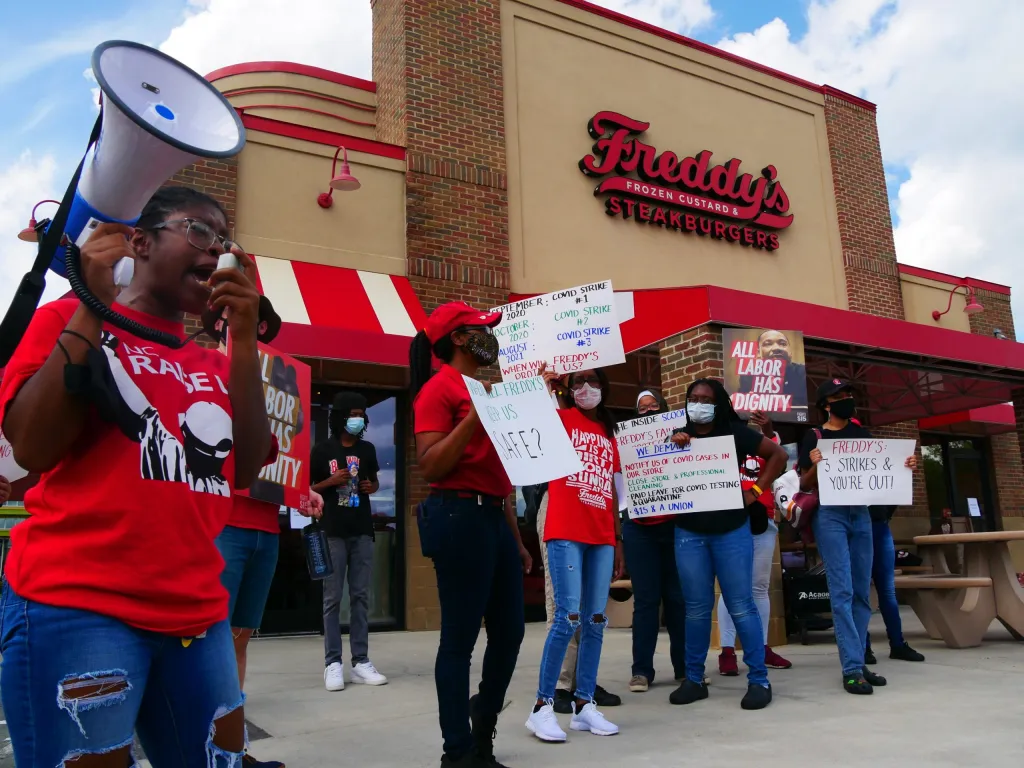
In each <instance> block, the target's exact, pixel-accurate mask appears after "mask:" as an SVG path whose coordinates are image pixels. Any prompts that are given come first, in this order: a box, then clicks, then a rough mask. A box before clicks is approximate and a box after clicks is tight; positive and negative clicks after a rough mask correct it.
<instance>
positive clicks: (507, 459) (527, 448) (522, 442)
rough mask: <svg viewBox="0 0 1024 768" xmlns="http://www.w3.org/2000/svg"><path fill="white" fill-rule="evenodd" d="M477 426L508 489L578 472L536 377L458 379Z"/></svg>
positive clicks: (574, 457)
mask: <svg viewBox="0 0 1024 768" xmlns="http://www.w3.org/2000/svg"><path fill="white" fill-rule="evenodd" d="M462 378H463V379H465V381H466V386H467V387H468V388H469V396H470V397H471V398H472V399H473V405H475V406H476V412H477V413H478V414H479V415H480V422H481V423H482V424H483V426H484V429H485V430H487V434H488V436H489V437H490V438H491V442H492V443H494V447H495V448H496V449H497V451H498V456H499V458H501V463H502V466H504V467H505V472H506V473H508V479H509V480H510V481H511V482H512V484H513V485H536V484H537V483H546V482H549V481H551V480H557V479H558V478H560V477H567V476H569V475H572V474H575V473H576V472H579V471H580V470H581V469H583V464H582V463H581V462H580V459H579V456H577V454H576V449H575V448H573V446H572V442H571V441H570V440H569V436H568V435H567V434H566V433H565V427H564V426H562V420H561V419H559V418H558V414H557V413H556V412H555V405H554V403H552V402H551V396H550V394H549V392H548V388H547V386H546V385H545V384H544V380H543V379H542V378H540V377H539V376H534V377H533V378H530V379H522V380H521V381H506V382H502V383H500V384H494V385H493V386H492V387H491V391H490V394H488V392H487V390H486V389H484V385H483V384H481V383H480V382H479V381H477V380H476V379H471V378H469V377H468V376H463V377H462Z"/></svg>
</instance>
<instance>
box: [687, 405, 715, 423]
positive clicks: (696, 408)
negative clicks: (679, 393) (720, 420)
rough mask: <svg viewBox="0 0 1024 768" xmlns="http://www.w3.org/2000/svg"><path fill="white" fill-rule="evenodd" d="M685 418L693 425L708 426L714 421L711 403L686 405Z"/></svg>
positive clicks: (713, 407)
mask: <svg viewBox="0 0 1024 768" xmlns="http://www.w3.org/2000/svg"><path fill="white" fill-rule="evenodd" d="M686 416H687V418H689V419H690V421H692V422H693V423H694V424H710V423H711V422H712V421H714V420H715V406H714V404H713V403H687V404H686Z"/></svg>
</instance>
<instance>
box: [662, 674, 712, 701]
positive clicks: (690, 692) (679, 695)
mask: <svg viewBox="0 0 1024 768" xmlns="http://www.w3.org/2000/svg"><path fill="white" fill-rule="evenodd" d="M707 697H708V687H707V686H706V685H704V683H695V682H693V681H692V680H683V682H682V684H681V685H680V686H679V687H678V688H676V689H675V690H674V691H672V693H670V694H669V697H668V700H669V701H670V702H672V703H673V704H692V703H693V702H695V701H700V700H701V699H706V698H707Z"/></svg>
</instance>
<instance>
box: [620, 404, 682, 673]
mask: <svg viewBox="0 0 1024 768" xmlns="http://www.w3.org/2000/svg"><path fill="white" fill-rule="evenodd" d="M668 410H669V408H668V403H666V402H665V398H663V397H662V396H661V395H656V394H655V393H653V392H651V391H650V390H644V391H643V392H641V393H640V394H639V395H638V396H637V399H636V416H637V418H639V417H642V416H652V415H654V414H656V413H667V412H668ZM623 503H625V502H624V501H623ZM675 530H676V526H675V516H674V515H650V516H648V517H638V518H636V519H629V518H626V519H625V520H623V521H622V547H623V552H624V553H625V555H626V568H627V569H628V570H629V578H630V580H631V581H632V582H633V669H632V671H631V673H630V674H631V675H632V676H631V677H630V680H629V690H630V691H632V692H634V693H643V692H645V691H646V690H647V689H648V688H649V687H650V685H651V683H653V682H654V650H655V648H656V647H657V644H658V633H659V632H660V630H661V607H662V605H663V604H664V606H665V627H666V628H667V629H668V639H669V656H670V658H671V659H672V669H673V672H674V673H675V674H674V677H675V679H676V680H682V679H683V678H684V677H686V649H685V642H686V603H685V602H684V601H683V591H682V589H681V588H680V586H679V572H678V571H677V570H676V550H675Z"/></svg>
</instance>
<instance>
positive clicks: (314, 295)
mask: <svg viewBox="0 0 1024 768" xmlns="http://www.w3.org/2000/svg"><path fill="white" fill-rule="evenodd" d="M253 259H254V261H255V262H256V271H257V277H256V280H257V285H258V287H259V289H260V291H261V292H262V293H263V294H264V295H266V297H267V298H268V299H270V303H271V304H273V305H274V309H275V310H276V311H277V314H279V315H280V316H281V321H282V326H281V332H280V333H279V334H278V336H277V338H276V339H274V341H273V346H274V348H275V349H279V350H281V351H282V352H286V353H288V354H289V355H301V356H304V357H320V358H326V359H331V360H351V361H356V362H364V363H378V364H380V365H402V366H404V365H408V364H409V342H410V341H411V340H412V337H413V336H415V335H416V333H417V331H418V330H420V329H421V328H423V324H424V323H425V322H426V314H425V313H424V311H423V308H422V307H421V306H420V302H419V299H417V298H416V294H415V293H414V292H413V289H412V286H411V285H410V284H409V281H408V279H406V278H404V277H398V276H396V275H382V274H378V273H376V272H364V271H362V270H359V269H347V268H345V267H331V266H327V265H325V264H310V263H308V262H304V261H289V260H287V259H272V258H267V257H264V256H254V257H253Z"/></svg>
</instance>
